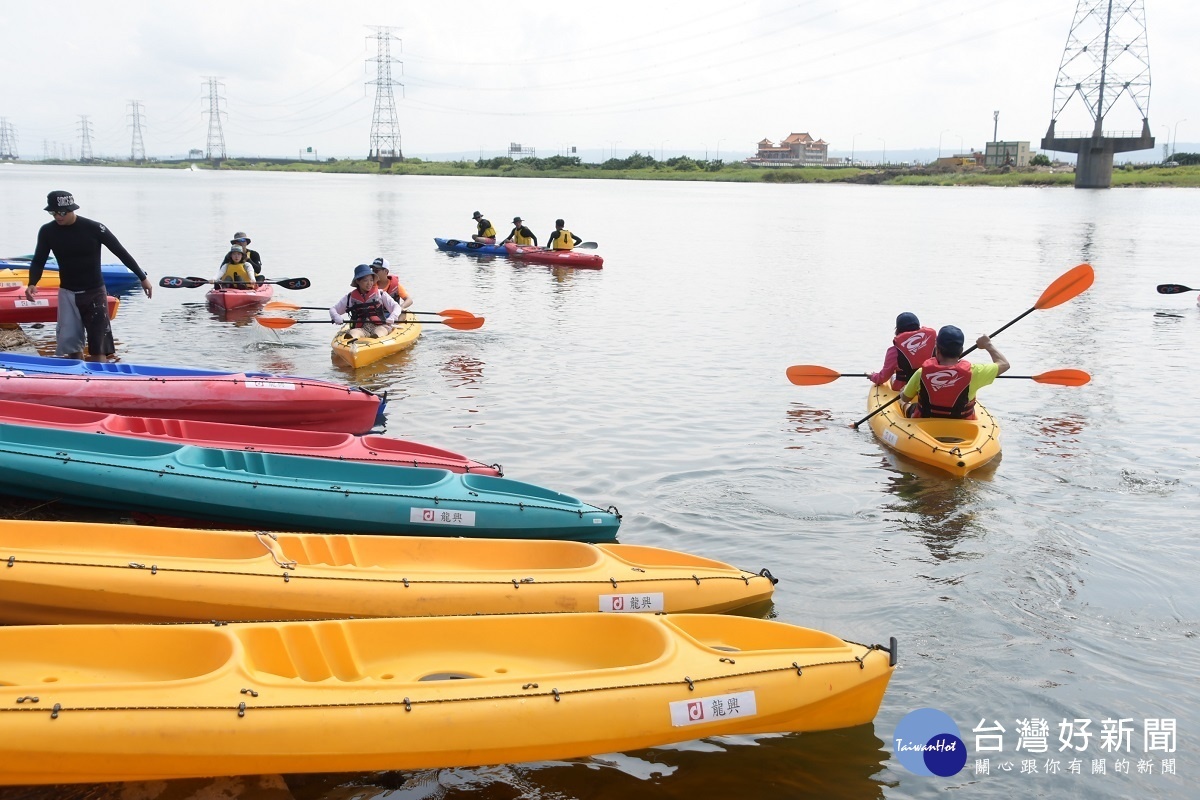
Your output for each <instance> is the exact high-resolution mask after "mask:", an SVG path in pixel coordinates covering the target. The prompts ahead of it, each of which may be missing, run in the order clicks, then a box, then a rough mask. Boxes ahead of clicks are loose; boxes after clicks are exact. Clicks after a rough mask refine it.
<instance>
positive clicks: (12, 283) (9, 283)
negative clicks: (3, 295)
mask: <svg viewBox="0 0 1200 800" xmlns="http://www.w3.org/2000/svg"><path fill="white" fill-rule="evenodd" d="M24 285H25V284H24V283H22V282H21V281H4V282H3V283H0V289H11V288H12V287H14V286H24Z"/></svg>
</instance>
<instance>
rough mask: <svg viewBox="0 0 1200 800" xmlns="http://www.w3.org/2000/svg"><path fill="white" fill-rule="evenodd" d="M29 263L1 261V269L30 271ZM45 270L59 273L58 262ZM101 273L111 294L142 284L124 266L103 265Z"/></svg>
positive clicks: (51, 262) (26, 260) (48, 265)
mask: <svg viewBox="0 0 1200 800" xmlns="http://www.w3.org/2000/svg"><path fill="white" fill-rule="evenodd" d="M29 261H30V259H28V258H6V259H0V269H29ZM45 269H46V271H49V272H58V262H57V261H55V260H54V259H50V260H49V261H47V262H46V267H45ZM100 273H101V274H102V275H103V276H104V288H106V289H108V291H109V293H110V294H112V293H114V292H115V293H120V292H126V291H129V290H130V289H136V288H137V287H138V284H139V283H140V281H138V277H137V275H134V274H133V273H132V272H130V271H129V268H128V267H126V266H125V265H124V264H101V265H100Z"/></svg>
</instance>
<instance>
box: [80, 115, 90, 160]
mask: <svg viewBox="0 0 1200 800" xmlns="http://www.w3.org/2000/svg"><path fill="white" fill-rule="evenodd" d="M91 160H92V123H91V122H90V121H89V120H88V117H87V114H80V115H79V161H80V163H83V164H86V163H88V162H89V161H91Z"/></svg>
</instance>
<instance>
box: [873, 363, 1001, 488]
mask: <svg viewBox="0 0 1200 800" xmlns="http://www.w3.org/2000/svg"><path fill="white" fill-rule="evenodd" d="M897 394H898V392H896V391H895V390H894V389H892V388H891V387H890V386H888V385H887V384H884V385H882V386H872V387H871V390H870V391H869V392H868V394H867V411H870V412H874V411H876V410H877V409H879V408H880V407H882V406H884V405H886V404H887V403H889V402H891V401H892V400H894V399H895V398H896V395H897ZM975 417H976V418H975V419H920V418H917V419H909V418H908V417H905V416H904V409H903V407H902V406H901V405H900V403H898V402H897V403H892V404H891V405H890V406H887V408H885V409H884V410H883V411H880V412H879V413H878V414H875V416H873V417H871V419H870V420H869V424H870V426H871V432H872V433H874V434H875V438H876V439H878V440H879V441H880V442H881V443H882V444H883V445H884V446H885V447H887V448H889V449H891V450H894V451H895V452H897V453H899V454H900V455H902V456H905V457H907V458H911V459H912V460H913V461H918V462H920V463H922V464H927V465H929V466H932V467H937V468H938V469H941V470H944V471H946V472H949V473H950V474H951V475H954V476H956V477H960V478H961V477H964V476H966V475H967V474H968V473H970V472H971V471H972V470H976V469H979V468H980V467H982V466H983V465H985V464H987V463H988V462H990V461H991V460H992V459H994V458H995V457H996V456H998V455H1000V426H999V424H998V423H997V422H996V420H995V418H994V417H992V415H991V414H990V413H989V412H988V410H987V409H986V408H984V407H983V404H982V403H980V402H978V401H976V403H975Z"/></svg>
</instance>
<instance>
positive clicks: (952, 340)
mask: <svg viewBox="0 0 1200 800" xmlns="http://www.w3.org/2000/svg"><path fill="white" fill-rule="evenodd" d="M965 341H966V337H965V336H963V332H962V331H961V330H960V329H958V328H956V327H955V326H953V325H945V326H943V327H942V329H941V330H940V331H938V335H937V349H938V350H939V351H940V352H941V354H942V355H944V356H946V357H947V358H956V357H958V356H961V355H962V351H963V342H965Z"/></svg>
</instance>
